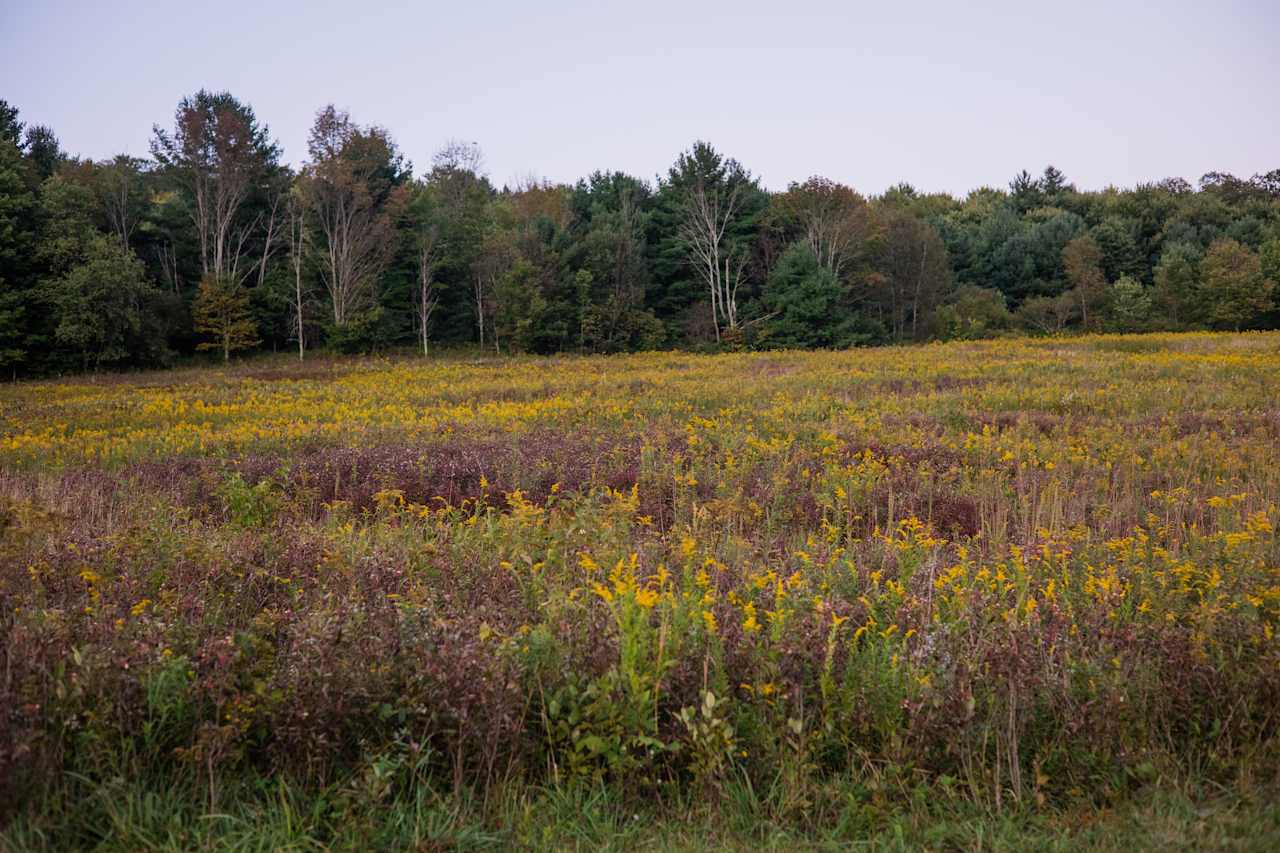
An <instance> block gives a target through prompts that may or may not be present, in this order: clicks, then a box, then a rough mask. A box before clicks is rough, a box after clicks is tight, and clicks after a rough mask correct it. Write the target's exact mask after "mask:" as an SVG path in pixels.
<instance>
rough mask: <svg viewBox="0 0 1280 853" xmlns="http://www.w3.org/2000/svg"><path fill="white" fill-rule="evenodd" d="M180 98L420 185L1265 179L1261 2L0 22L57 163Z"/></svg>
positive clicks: (1277, 145)
mask: <svg viewBox="0 0 1280 853" xmlns="http://www.w3.org/2000/svg"><path fill="white" fill-rule="evenodd" d="M202 87H204V88H209V89H215V90H220V89H226V90H229V91H231V92H232V93H233V94H235V95H236V96H238V97H239V98H241V99H242V100H245V101H248V102H249V103H251V104H252V105H253V107H254V109H255V110H256V112H257V114H258V117H259V118H260V119H261V120H263V121H265V122H266V123H267V124H269V126H270V128H271V131H272V134H273V135H274V136H275V137H276V138H277V139H279V141H280V142H281V144H282V145H283V146H284V151H285V158H286V159H287V160H289V161H291V162H295V163H296V162H299V161H301V160H302V159H303V158H304V156H305V140H306V133H307V128H308V126H309V125H310V122H311V119H312V117H313V115H314V113H315V111H316V110H317V108H319V107H320V106H322V105H323V104H325V103H328V102H333V103H335V104H336V105H338V106H339V107H343V108H346V109H348V110H350V112H351V115H352V117H353V118H354V119H356V120H357V121H359V122H361V123H376V124H380V125H382V126H384V127H386V128H388V129H389V130H390V131H391V132H392V135H393V136H394V138H395V139H396V140H397V142H398V143H399V145H400V147H401V149H402V151H403V152H404V153H405V155H406V156H407V157H409V158H410V159H411V160H413V161H414V163H415V164H416V166H417V167H418V168H417V170H416V171H418V172H421V171H423V167H425V166H427V165H428V164H429V162H430V159H431V154H432V153H433V152H434V151H435V150H436V149H438V148H439V147H440V146H441V145H442V144H443V143H444V142H445V141H447V140H448V139H450V138H459V139H464V140H474V141H477V142H479V143H480V145H481V147H482V148H483V150H484V152H485V155H486V164H487V168H488V172H489V174H490V175H491V177H492V178H493V179H494V180H495V181H496V182H497V183H499V184H501V183H503V182H505V181H508V180H510V179H512V178H514V177H517V176H525V175H529V174H535V175H538V176H541V177H545V178H549V179H551V180H555V181H572V180H574V179H576V178H578V177H581V176H584V175H586V174H588V173H590V172H591V171H594V170H596V169H621V170H623V171H626V172H630V173H632V174H635V175H639V176H641V177H645V178H652V177H653V176H654V175H655V174H656V173H658V172H665V170H666V168H667V166H668V165H670V163H671V162H672V160H674V159H675V156H676V154H677V153H678V152H679V151H680V150H682V149H684V148H686V147H688V145H689V144H690V143H691V142H692V141H693V140H695V139H699V138H701V139H707V140H709V141H710V142H711V143H712V144H714V145H715V146H716V147H717V148H719V149H720V150H722V151H724V152H725V153H727V154H729V155H732V156H734V157H737V158H738V159H739V160H740V161H742V162H743V163H744V164H745V165H746V166H747V167H748V168H749V169H751V170H752V171H753V172H754V173H755V174H757V175H759V176H761V177H762V178H763V180H764V183H765V184H766V185H767V186H768V187H770V188H773V189H780V188H783V187H785V186H786V184H787V182H788V181H792V180H802V179H804V178H805V177H807V176H809V175H811V174H821V175H825V176H827V177H830V178H832V179H836V180H840V181H843V182H846V183H849V184H851V185H853V186H854V187H855V188H857V189H859V190H861V191H863V192H865V193H878V192H881V191H883V190H884V189H885V188H886V187H888V186H890V185H892V184H895V183H897V182H898V181H904V180H905V181H909V182H911V183H912V184H914V185H916V186H917V187H919V188H921V189H926V190H949V191H951V192H954V193H964V192H966V191H968V190H970V189H973V188H975V187H978V186H982V185H995V186H1004V185H1005V184H1007V182H1008V181H1009V179H1010V178H1011V177H1012V175H1013V174H1014V173H1015V172H1016V171H1017V170H1018V169H1022V168H1026V169H1028V170H1031V171H1033V172H1039V171H1040V170H1041V169H1042V168H1043V167H1044V165H1045V164H1046V163H1053V164H1054V165H1056V166H1057V167H1058V168H1060V169H1062V170H1063V171H1064V172H1066V174H1067V177H1068V178H1069V179H1071V180H1072V181H1074V182H1075V183H1077V184H1078V185H1079V186H1081V187H1082V188H1097V187H1102V186H1105V185H1107V184H1116V185H1121V186H1125V185H1132V184H1134V183H1136V182H1139V181H1146V180H1158V179H1160V178H1164V177H1168V176H1182V177H1186V178H1188V179H1190V180H1193V181H1194V180H1195V179H1196V178H1198V177H1199V176H1200V175H1201V174H1203V173H1204V172H1207V171H1209V170H1220V171H1230V172H1234V173H1237V174H1239V175H1241V176H1249V175H1252V174H1254V173H1255V172H1261V171H1267V170H1269V169H1275V168H1280V0H1240V2H1207V0H1200V2H1181V0H1164V2H1150V0H1149V2H1130V1H1129V0H1111V1H1110V2H1099V3H1093V2H1061V0H1058V2H1053V3H1036V2H1030V0H1023V2H1008V3H981V2H954V1H953V0H936V2H909V0H896V2H895V0H881V2H877V3H860V2H848V0H845V2H841V0H829V1H828V2H813V1H812V0H781V2H779V0H774V2H769V3H756V2H747V1H746V0H738V2H733V3H703V2H697V0H683V2H667V0H649V2H639V3H610V2H605V0H596V2H585V1H584V2H563V1H562V0H561V1H560V2H557V0H541V2H528V0H523V2H522V0H502V2H500V1H499V0H454V2H450V3H432V2H407V1H406V2H386V1H385V0H359V2H351V0H346V2H318V0H317V2H301V0H255V2H241V0H223V2H216V0H215V2H208V3H199V4H196V3H189V4H180V3H174V2H142V0H114V2H59V0H40V1H39V2H35V1H34V0H29V2H16V1H15V0H0V98H4V99H6V100H8V101H10V102H11V103H13V104H16V105H17V106H18V107H19V108H20V109H21V111H22V118H23V119H24V120H25V121H26V122H28V123H40V124H48V125H50V126H51V127H53V129H54V131H55V132H56V133H57V134H58V136H59V138H60V139H61V140H62V143H63V146H64V147H65V148H66V149H67V150H68V151H70V152H72V153H76V154H81V155H85V156H90V157H94V158H101V157H106V156H109V155H112V154H116V153H120V152H128V153H131V154H139V155H142V154H145V153H146V152H147V143H148V139H149V138H150V133H151V126H152V125H153V124H155V123H162V124H165V125H166V126H169V125H171V124H172V115H173V111H174V108H175V106H176V105H177V103H178V100H179V99H180V98H181V97H182V96H184V95H186V94H189V93H192V92H194V91H195V90H197V89H199V88H202Z"/></svg>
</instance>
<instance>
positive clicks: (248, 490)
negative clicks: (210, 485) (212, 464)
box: [218, 471, 280, 529]
mask: <svg viewBox="0 0 1280 853" xmlns="http://www.w3.org/2000/svg"><path fill="white" fill-rule="evenodd" d="M218 494H219V497H221V498H222V505H223V509H224V511H225V512H226V513H227V516H228V517H229V518H230V519H231V521H232V522H233V523H234V524H236V525H238V526H240V527H244V528H247V529H256V528H262V527H265V526H266V525H268V524H270V523H271V521H272V520H273V519H274V518H275V517H276V513H277V512H279V510H280V496H279V494H278V493H277V491H276V489H275V486H274V485H273V484H272V482H271V480H270V479H267V478H263V479H261V480H259V481H258V482H257V483H254V484H253V485H252V486H250V485H249V484H248V483H246V482H245V481H244V478H243V477H242V476H241V475H240V472H239V471H237V472H236V473H234V474H232V475H231V476H230V477H228V478H227V480H226V481H225V482H224V483H223V484H222V486H221V488H219V490H218Z"/></svg>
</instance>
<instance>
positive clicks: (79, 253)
mask: <svg viewBox="0 0 1280 853" xmlns="http://www.w3.org/2000/svg"><path fill="white" fill-rule="evenodd" d="M150 150H151V156H150V157H149V158H139V157H132V156H126V155H120V156H117V157H114V158H112V159H109V160H103V161H92V160H88V159H81V158H77V157H73V156H70V155H68V154H67V153H66V152H64V151H63V150H62V147H61V144H60V142H59V141H58V138H57V136H56V135H55V133H54V132H53V130H52V129H50V128H48V127H44V126H41V125H34V126H30V127H27V126H25V125H24V123H23V122H22V121H21V120H20V118H19V114H18V111H17V109H16V107H13V106H11V105H9V104H7V103H5V102H3V101H0V369H3V370H4V372H5V373H7V374H9V375H10V376H20V375H22V376H41V375H56V374H65V373H67V372H71V371H86V370H98V369H109V368H111V369H118V368H121V367H130V366H152V365H163V364H168V363H172V362H173V361H174V359H175V357H180V356H190V355H191V354H193V353H195V352H197V351H200V350H211V351H213V352H214V353H216V355H217V356H218V357H221V358H222V359H223V360H224V361H225V360H228V359H230V357H231V356H232V354H233V353H236V352H240V351H247V350H253V349H263V350H272V351H288V350H296V351H297V353H298V356H299V357H300V358H302V357H305V354H306V350H307V349H308V348H315V347H325V348H328V349H330V350H338V351H343V352H363V353H367V352H385V351H387V350H388V349H389V348H393V347H406V346H410V345H412V346H414V347H416V348H418V349H420V350H422V351H423V352H424V353H427V352H430V351H431V349H432V347H433V346H436V345H442V344H443V345H446V346H454V347H457V346H467V345H480V346H483V347H485V348H488V349H492V350H494V351H496V352H500V353H512V352H514V353H522V352H529V353H555V352H577V353H617V352H627V351H636V350H647V349H655V348H685V349H704V350H740V349H752V350H767V349H779V348H794V347H823V348H843V347H848V346H854V345H871V344H887V343H903V342H921V341H930V340H954V339H975V338H988V337H995V336H999V335H1004V334H1009V333H1013V332H1021V333H1024V334H1056V333H1061V332H1064V331H1085V332H1103V331H1110V332H1137V331H1152V330H1201V329H1215V330H1228V331H1239V330H1242V329H1267V328H1277V327H1280V304H1278V303H1277V299H1276V287H1277V282H1278V281H1280V169H1277V170H1272V171H1269V172H1265V173H1259V174H1256V175H1253V176H1252V177H1249V178H1244V177H1237V176H1235V175H1231V174H1227V173H1222V172H1210V173H1208V174H1205V175H1203V176H1201V177H1200V178H1199V180H1198V185H1197V186H1193V185H1192V184H1191V183H1190V182H1188V181H1187V180H1185V179H1184V178H1180V177H1168V178H1164V179H1160V180H1156V181H1153V182H1151V183H1146V184H1141V185H1139V186H1137V187H1134V188H1131V189H1119V188H1116V187H1107V188H1104V189H1101V190H1088V189H1080V188H1077V187H1076V186H1074V185H1073V184H1071V183H1070V182H1069V180H1068V179H1067V177H1066V176H1065V175H1064V174H1063V173H1062V172H1061V171H1059V170H1058V169H1055V168H1054V167H1052V166H1049V167H1047V168H1045V169H1044V170H1043V172H1042V173H1040V174H1039V175H1038V176H1033V175H1031V174H1030V173H1028V172H1027V171H1026V170H1025V169H1024V170H1022V171H1018V172H1017V174H1016V175H1015V176H1014V177H1013V179H1012V180H1011V181H1010V182H1009V185H1008V188H1007V189H1004V188H991V187H979V188H976V189H974V190H973V191H971V192H969V193H968V194H967V195H966V196H964V197H963V198H957V197H953V196H951V195H948V194H946V193H930V192H928V191H927V189H918V188H916V187H913V186H911V185H910V184H907V183H902V184H899V185H897V186H894V187H892V188H890V189H888V190H886V191H885V192H883V193H881V194H880V195H877V196H871V197H867V196H866V195H864V194H863V193H860V192H858V191H857V189H855V188H853V187H849V186H846V185H844V184H841V183H839V182H837V181H833V180H831V179H829V178H826V177H822V176H812V177H809V178H807V179H802V180H797V181H794V182H792V183H789V184H788V185H787V186H786V187H785V189H784V188H774V190H772V191H771V190H770V189H769V188H766V187H764V186H762V185H761V182H760V180H759V179H758V178H757V177H756V176H754V175H753V174H752V173H751V171H750V170H749V169H748V168H747V166H746V165H745V164H743V163H740V162H738V161H737V160H735V159H734V158H733V157H731V156H729V155H728V154H726V153H724V152H722V151H719V150H717V149H716V148H714V147H713V146H712V145H711V144H709V143H708V142H705V141H698V142H695V143H693V144H692V145H691V146H690V147H689V148H688V149H687V150H685V151H683V152H681V153H679V154H678V156H677V157H676V159H675V162H674V163H672V164H671V166H670V167H669V168H668V169H666V171H665V173H663V174H659V175H657V176H655V177H654V179H653V180H649V179H647V178H646V177H636V176H632V175H628V174H624V173H622V172H617V171H597V172H594V173H592V174H591V175H589V176H588V177H585V178H583V179H582V180H579V181H576V182H574V183H572V184H554V183H551V182H549V181H546V180H542V179H539V178H536V177H529V178H525V179H520V180H514V181H511V182H510V183H509V184H508V185H504V186H501V187H499V186H497V185H495V184H494V183H493V182H492V181H491V180H490V179H489V177H488V176H487V175H486V173H485V169H484V158H483V155H482V153H481V150H480V148H479V146H478V145H477V144H475V143H459V142H452V143H448V144H446V145H445V146H444V147H443V148H442V149H441V150H440V151H438V152H437V153H436V154H435V155H434V156H432V157H431V158H430V162H429V165H428V166H427V167H426V168H425V169H422V170H421V171H419V172H418V173H417V174H416V175H415V172H414V166H413V163H412V162H410V160H409V159H408V158H407V157H406V156H405V154H404V153H403V152H402V151H401V150H400V149H399V147H398V146H397V145H396V142H395V139H394V137H393V136H392V134H391V132H390V131H388V130H387V129H385V128H382V127H379V126H377V125H364V124H361V123H359V122H358V121H357V120H356V119H353V118H352V117H351V116H350V115H349V114H347V113H346V112H344V111H342V110H339V109H335V108H334V107H333V106H332V105H330V106H326V107H323V108H322V109H320V110H319V111H318V112H317V114H316V117H315V121H314V124H313V126H312V130H311V134H310V136H309V139H308V146H307V151H306V152H305V156H302V157H299V153H300V152H293V154H294V157H295V158H296V159H295V160H294V163H295V164H296V165H294V166H290V165H288V162H287V161H286V160H285V159H284V158H285V153H284V152H283V151H282V150H281V148H280V146H279V145H278V144H277V143H276V142H275V140H274V139H273V138H272V136H271V134H270V132H269V129H268V127H267V125H266V124H265V123H264V122H263V121H261V120H260V119H259V117H258V116H257V115H256V114H255V112H254V110H253V108H252V107H251V106H250V105H249V104H247V103H245V102H244V101H242V100H240V99H238V98H236V97H235V96H233V95H232V94H230V93H227V92H210V91H200V92H197V93H195V94H193V95H191V96H190V97H187V98H183V99H182V101H181V102H180V103H179V104H178V106H177V108H176V110H175V111H174V115H173V118H172V120H171V121H169V122H164V123H162V124H161V125H157V126H156V127H155V128H154V129H153V132H152V134H151V146H150ZM1009 171H1010V172H1011V173H1012V172H1014V171H1015V169H1014V168H1010V170H1009ZM803 174H804V173H803V172H801V173H799V175H798V176H797V177H800V176H802V175H803ZM1154 177H1158V176H1153V178H1154Z"/></svg>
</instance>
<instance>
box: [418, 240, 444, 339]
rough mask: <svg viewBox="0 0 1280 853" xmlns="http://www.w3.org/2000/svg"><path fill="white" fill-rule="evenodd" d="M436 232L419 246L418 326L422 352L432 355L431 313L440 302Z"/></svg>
mask: <svg viewBox="0 0 1280 853" xmlns="http://www.w3.org/2000/svg"><path fill="white" fill-rule="evenodd" d="M435 244H436V240H435V234H434V233H432V234H430V235H429V236H428V237H427V238H425V241H424V242H423V243H421V244H420V245H419V247H418V327H419V331H420V333H421V334H422V354H423V355H424V356H426V355H430V350H429V349H428V341H429V339H430V334H431V315H432V314H433V313H434V312H435V310H436V305H438V304H439V302H440V295H439V293H438V292H437V291H436V287H435V263H436V245H435Z"/></svg>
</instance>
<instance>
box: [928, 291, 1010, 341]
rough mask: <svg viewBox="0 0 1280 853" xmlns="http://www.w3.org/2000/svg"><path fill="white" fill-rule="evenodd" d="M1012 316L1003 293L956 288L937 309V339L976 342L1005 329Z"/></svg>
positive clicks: (1008, 325) (1008, 326)
mask: <svg viewBox="0 0 1280 853" xmlns="http://www.w3.org/2000/svg"><path fill="white" fill-rule="evenodd" d="M1012 324H1013V316H1012V315H1011V314H1010V313H1009V308H1008V306H1007V305H1006V303H1005V298H1004V294H1002V293H1001V292H1000V291H998V290H993V289H991V288H987V287H974V286H973V285H970V284H966V285H962V286H960V287H959V288H957V289H956V292H955V293H954V294H952V296H951V298H950V299H949V300H948V301H947V304H945V305H943V306H942V307H941V308H939V309H938V318H937V332H936V334H937V336H938V338H939V339H940V340H944V341H949V340H961V341H969V340H977V339H980V338H989V337H992V336H993V335H997V334H999V333H1000V332H1003V331H1005V330H1007V329H1009V328H1010V327H1011V326H1012Z"/></svg>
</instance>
